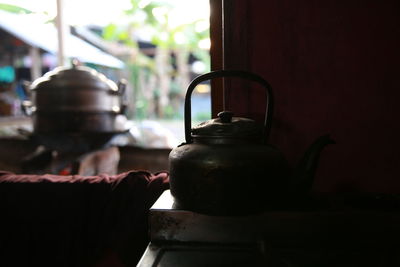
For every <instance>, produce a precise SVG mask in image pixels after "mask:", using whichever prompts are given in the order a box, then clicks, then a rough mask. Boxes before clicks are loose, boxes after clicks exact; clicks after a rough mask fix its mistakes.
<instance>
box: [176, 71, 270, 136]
mask: <svg viewBox="0 0 400 267" xmlns="http://www.w3.org/2000/svg"><path fill="white" fill-rule="evenodd" d="M233 76H235V77H240V78H244V79H247V80H251V81H255V82H258V83H260V84H261V85H262V86H264V87H265V95H266V101H267V102H266V110H265V120H264V129H263V131H264V132H263V134H264V135H265V140H266V141H267V140H268V137H269V134H270V131H271V123H272V113H273V95H272V87H271V85H270V84H269V83H268V82H267V81H266V80H264V79H263V78H262V77H261V76H259V75H257V74H254V73H252V72H248V71H242V70H217V71H211V72H209V73H206V74H203V75H200V76H198V77H196V78H195V79H194V80H193V81H192V82H191V83H190V84H189V86H188V89H187V91H186V96H185V114H184V119H185V139H186V143H192V136H191V134H190V130H191V128H192V107H191V96H192V92H193V90H194V89H195V88H196V86H197V85H198V84H200V83H201V82H204V81H207V80H211V79H215V78H221V77H233Z"/></svg>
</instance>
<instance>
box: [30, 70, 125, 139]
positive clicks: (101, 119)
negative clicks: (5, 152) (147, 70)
mask: <svg viewBox="0 0 400 267" xmlns="http://www.w3.org/2000/svg"><path fill="white" fill-rule="evenodd" d="M124 91H125V83H124V82H123V81H121V82H120V83H119V85H118V86H117V84H116V83H114V82H113V81H111V80H109V79H107V78H106V77H105V76H104V75H103V74H101V73H99V72H97V71H96V70H94V69H92V68H89V67H85V66H78V65H77V64H74V65H73V67H72V68H65V67H58V68H56V69H54V70H53V71H50V72H48V73H46V74H45V75H44V76H43V77H41V78H39V79H37V80H35V81H34V82H33V83H32V85H31V86H30V95H31V101H30V102H27V103H25V107H26V109H29V110H30V111H31V115H32V119H33V127H34V133H35V134H49V133H84V134H91V133H116V132H120V131H121V129H119V128H118V126H117V124H116V118H117V116H118V115H119V114H123V112H124V109H125V107H126V105H125V103H124V100H123V95H124Z"/></svg>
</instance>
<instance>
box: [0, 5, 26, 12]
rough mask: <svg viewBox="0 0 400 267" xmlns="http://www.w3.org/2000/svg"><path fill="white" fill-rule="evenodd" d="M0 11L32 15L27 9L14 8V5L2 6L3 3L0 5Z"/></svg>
mask: <svg viewBox="0 0 400 267" xmlns="http://www.w3.org/2000/svg"><path fill="white" fill-rule="evenodd" d="M0 10H4V11H7V12H11V13H25V14H30V13H33V12H32V11H31V10H29V9H26V8H23V7H19V6H15V5H10V4H3V3H0Z"/></svg>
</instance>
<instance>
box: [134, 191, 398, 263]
mask: <svg viewBox="0 0 400 267" xmlns="http://www.w3.org/2000/svg"><path fill="white" fill-rule="evenodd" d="M398 225H400V213H399V212H393V211H391V212H387V211H376V210H325V211H322V210H315V211H307V212H304V211H271V212H264V213H262V214H256V215H249V216H237V217H234V216H230V217H229V216H211V215H204V214H199V213H196V212H192V211H188V210H184V209H180V208H179V207H177V206H176V204H175V202H174V199H173V197H172V195H171V193H170V191H165V192H164V193H163V194H162V195H161V197H160V198H159V199H158V200H157V202H156V203H155V204H154V205H153V207H152V208H151V209H150V213H149V226H150V232H149V234H150V243H149V245H148V247H147V249H146V251H145V253H144V255H143V257H142V259H141V260H140V262H139V264H138V266H139V267H147V266H167V267H168V266H273V267H281V266H287V267H292V266H293V267H294V266H357V267H358V266H400V253H399V252H400V245H399V244H398V242H397V241H398V240H400V239H399V238H400V231H399V230H398V228H399V227H398Z"/></svg>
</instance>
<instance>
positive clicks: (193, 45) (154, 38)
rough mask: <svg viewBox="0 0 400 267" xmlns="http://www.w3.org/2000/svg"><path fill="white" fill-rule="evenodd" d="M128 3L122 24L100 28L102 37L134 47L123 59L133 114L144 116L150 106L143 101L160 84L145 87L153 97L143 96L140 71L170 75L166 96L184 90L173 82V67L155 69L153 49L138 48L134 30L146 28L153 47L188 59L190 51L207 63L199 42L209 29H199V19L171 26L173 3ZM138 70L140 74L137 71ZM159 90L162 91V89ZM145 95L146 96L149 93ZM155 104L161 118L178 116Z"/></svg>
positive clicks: (140, 0)
mask: <svg viewBox="0 0 400 267" xmlns="http://www.w3.org/2000/svg"><path fill="white" fill-rule="evenodd" d="M130 3H131V6H130V8H129V9H127V10H125V11H124V14H125V15H126V17H127V20H126V21H127V22H126V23H125V24H123V25H118V24H110V25H108V26H106V27H105V28H104V31H103V37H104V39H106V40H109V41H114V42H120V43H123V44H125V45H127V46H129V47H132V48H134V49H135V52H134V55H133V56H132V57H130V58H129V59H127V62H126V63H128V65H129V66H130V67H129V70H130V73H131V78H130V81H131V82H132V84H133V88H134V90H135V91H134V95H135V96H134V98H135V102H136V105H135V111H134V113H135V117H136V118H144V117H145V116H146V111H147V112H151V111H149V110H147V109H148V108H150V106H154V105H149V104H148V103H147V102H146V101H153V100H154V98H155V99H157V94H160V88H157V86H158V85H157V84H156V85H154V86H153V88H147V90H151V91H152V92H151V93H152V95H153V99H147V100H146V99H145V94H144V93H143V92H142V90H143V89H141V88H139V87H140V86H141V84H139V83H138V77H139V76H141V77H143V73H146V75H152V76H153V77H156V79H159V78H160V75H169V76H170V77H171V85H170V86H171V88H170V89H169V97H170V99H172V98H175V99H176V98H177V97H178V98H179V97H181V96H182V95H183V94H182V91H183V90H185V88H182V85H178V84H176V83H174V77H175V75H177V71H175V70H169V71H168V74H165V72H163V73H158V71H159V69H160V68H159V66H160V65H159V64H160V62H159V61H156V60H155V59H156V58H157V53H156V54H155V55H152V56H148V55H145V54H144V53H142V51H140V50H139V45H138V42H137V40H136V39H135V34H136V32H137V31H138V29H144V30H146V31H147V32H148V34H149V37H150V39H151V43H152V44H153V45H155V46H156V50H157V49H164V51H168V53H170V54H173V53H176V51H179V52H181V53H185V54H180V56H181V58H182V56H184V57H187V60H188V59H189V55H194V56H195V57H196V58H197V59H198V60H200V61H203V62H204V64H205V65H206V66H208V67H209V66H210V58H209V52H208V51H207V50H204V49H201V48H200V47H199V42H200V41H202V40H205V39H207V38H209V31H208V29H201V27H199V25H200V26H201V23H203V24H204V20H193V21H192V22H191V23H187V24H181V25H174V26H172V24H171V23H170V17H169V14H170V13H171V12H170V11H171V10H172V9H173V6H172V5H170V4H168V3H166V2H163V1H149V0H131V1H130ZM203 28H204V27H203ZM199 29H200V30H199ZM170 60H171V62H170V63H169V64H171V65H176V62H172V60H173V58H171V59H170ZM180 62H182V61H180ZM157 64H158V65H157ZM188 68H189V67H188ZM207 70H209V69H207ZM139 72H140V73H141V75H139ZM163 92H165V90H164V91H163ZM146 95H147V97H149V94H146ZM158 98H159V97H158ZM156 104H157V103H156ZM158 108H159V109H158V110H162V112H161V113H162V114H163V116H164V117H165V118H178V117H179V116H180V114H178V113H179V112H176V111H175V110H174V108H173V107H171V106H166V107H158ZM175 109H176V108H175ZM198 116H199V118H200V119H202V118H205V117H206V116H208V118H209V117H210V116H209V114H199V115H198Z"/></svg>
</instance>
